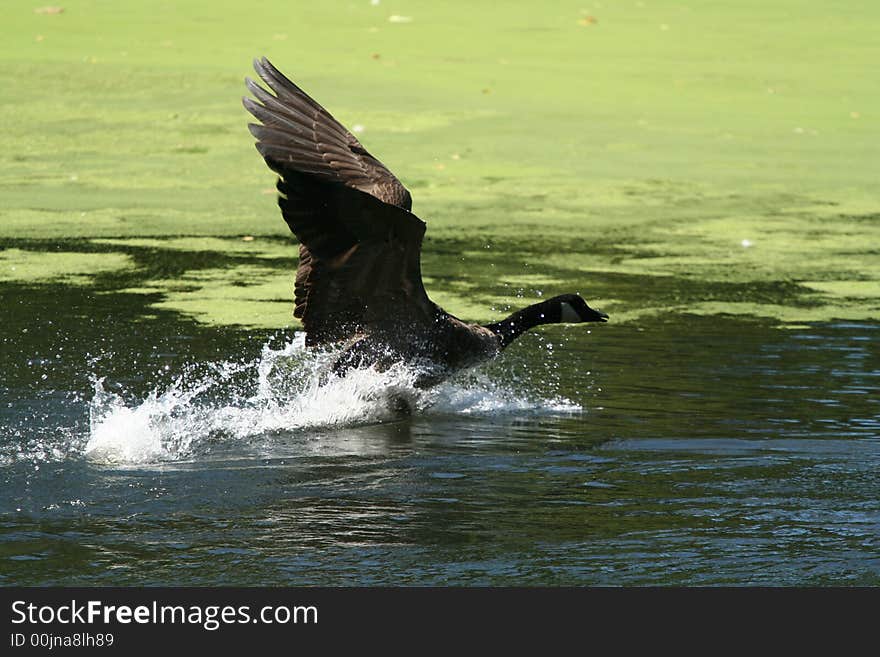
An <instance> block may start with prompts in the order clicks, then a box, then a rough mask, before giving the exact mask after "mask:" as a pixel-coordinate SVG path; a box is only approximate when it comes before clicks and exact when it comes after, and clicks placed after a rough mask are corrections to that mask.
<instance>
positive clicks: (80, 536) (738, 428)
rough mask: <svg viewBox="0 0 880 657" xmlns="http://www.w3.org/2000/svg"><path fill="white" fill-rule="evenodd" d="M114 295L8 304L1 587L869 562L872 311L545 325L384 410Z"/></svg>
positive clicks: (879, 568) (870, 580) (580, 574)
mask: <svg viewBox="0 0 880 657" xmlns="http://www.w3.org/2000/svg"><path fill="white" fill-rule="evenodd" d="M95 303H102V302H101V301H100V300H98V301H96V302H95ZM108 303H109V302H108ZM92 310H93V311H94V306H93V307H92ZM119 312H120V311H119V308H118V306H117V307H115V308H110V307H109V306H108V309H107V319H106V321H104V320H103V319H100V318H98V319H95V318H94V317H91V318H87V317H83V318H82V322H81V323H80V324H79V325H67V324H65V327H64V330H61V329H60V328H56V327H54V325H51V324H49V323H48V322H49V321H51V320H49V319H46V318H45V317H44V318H42V319H40V321H35V320H34V317H33V315H27V314H24V315H16V317H29V319H28V320H27V322H25V321H24V320H21V319H16V317H13V318H12V320H11V321H10V324H9V326H8V330H7V332H6V335H5V337H4V342H3V347H4V350H3V354H2V362H0V366H2V371H3V373H4V379H3V382H2V388H0V431H2V438H0V468H2V469H0V514H2V515H0V527H2V529H0V537H2V540H0V563H2V564H3V566H2V569H0V583H2V584H7V585H8V584H156V583H166V584H254V585H258V584H343V585H348V584H368V585H369V584H589V583H602V584H717V583H737V584H742V583H760V584H805V583H807V584H812V583H844V584H880V557H878V555H880V539H878V536H880V502H878V499H880V484H878V480H877V477H876V472H877V470H878V467H880V441H878V433H880V431H878V430H880V395H878V394H877V391H878V385H880V378H878V377H880V362H878V354H877V351H876V343H877V337H878V335H880V333H878V331H880V327H878V326H876V325H872V324H867V323H855V324H843V323H839V324H832V323H829V324H822V325H812V326H809V327H805V328H801V329H791V330H778V329H774V328H771V327H769V326H767V325H764V324H761V323H756V322H751V321H742V320H735V319H732V318H731V319H723V318H717V317H715V318H699V317H688V316H679V317H672V318H667V319H665V320H662V321H656V322H647V321H646V322H644V323H642V324H639V325H633V324H618V325H614V324H613V323H612V324H608V325H607V326H602V327H598V328H593V330H592V332H591V333H588V332H587V331H586V330H584V329H583V328H582V327H576V326H570V327H551V328H548V329H546V330H544V331H543V332H541V333H536V334H533V335H529V336H526V337H525V338H524V339H523V340H522V341H521V342H520V343H519V344H517V345H516V346H515V347H514V348H512V349H511V350H510V351H509V352H508V353H507V354H505V356H504V357H503V358H502V359H500V360H499V361H497V362H495V363H493V364H491V365H490V366H489V367H487V368H486V369H485V370H483V371H481V372H480V373H478V374H477V375H475V376H468V377H464V378H462V379H461V380H459V381H456V382H454V383H453V384H450V386H449V387H447V388H446V389H445V391H444V392H442V394H438V395H437V396H435V397H432V398H431V399H425V400H420V401H419V404H418V408H419V410H418V412H416V413H415V414H414V415H413V416H412V417H410V418H407V419H394V418H393V416H391V415H385V414H383V413H381V412H378V414H377V415H375V416H369V415H368V416H364V415H363V413H362V412H361V411H363V409H361V410H359V411H358V410H357V409H354V410H353V400H354V399H355V397H352V396H351V394H349V395H348V396H347V397H346V396H345V394H342V393H340V391H338V390H337V391H336V393H339V395H340V396H338V397H336V398H334V399H332V400H328V399H326V398H324V397H322V393H321V392H320V391H316V390H305V388H303V381H302V380H300V381H299V383H297V384H296V385H292V384H291V383H290V382H291V381H296V379H295V377H294V379H290V378H286V375H284V374H283V373H280V374H279V371H278V370H277V368H276V370H275V374H276V375H277V376H280V377H281V378H280V379H279V378H277V377H276V379H274V380H273V379H272V376H270V372H269V370H268V369H266V367H265V365H266V363H267V362H268V361H272V363H274V364H276V365H277V364H278V363H279V362H281V360H283V358H293V357H294V356H295V355H296V354H295V350H294V352H292V351H290V349H291V347H290V345H289V340H290V336H283V335H279V336H275V337H271V336H267V335H265V334H259V335H258V334H253V333H252V334H247V333H243V332H236V331H232V330H225V331H224V330H213V331H209V330H207V329H202V328H199V327H197V326H196V325H194V324H187V323H185V322H183V321H180V320H177V319H175V320H174V322H171V321H169V320H168V318H161V317H160V318H159V320H157V321H153V322H149V321H143V322H141V323H139V324H137V323H136V324H131V323H129V324H125V319H126V318H125V317H121V318H120V319H119V324H114V323H113V320H112V319H111V318H112V317H113V316H115V315H118V314H119ZM93 315H94V313H93ZM129 320H130V318H129ZM160 320H161V321H160ZM132 326H134V328H133V329H132V328H131V327H132ZM24 329H28V331H27V332H23V330H24ZM267 339H268V344H269V346H268V347H266V348H265V349H264V348H263V345H264V344H266V342H267ZM285 350H287V351H285ZM273 355H274V356H273ZM282 357H283V358H282ZM267 358H268V360H267ZM273 358H275V360H273ZM294 360H295V358H294ZM292 364H293V365H297V363H295V362H294V363H292ZM300 365H301V363H300ZM261 367H262V368H263V369H261ZM224 368H225V369H224ZM270 369H271V368H270ZM101 377H103V382H101V383H100V386H99V387H98V389H97V393H96V391H95V387H94V386H95V381H96V380H97V379H100V378H101ZM209 382H210V385H206V384H208V383H209ZM285 382H287V383H286V384H285ZM391 383H393V384H394V385H399V386H405V381H402V380H400V379H398V380H396V381H394V382H389V381H373V385H374V387H375V386H380V384H381V385H386V384H388V385H390V384H391ZM285 385H288V387H287V388H285ZM199 386H203V387H202V388H200V389H198V390H196V389H197V388H199ZM266 386H268V388H266ZM190 393H192V394H190ZM349 393H351V391H349ZM303 395H306V396H303ZM308 395H312V396H311V397H309V396H308ZM357 399H359V400H360V401H361V402H363V403H364V404H365V405H366V406H365V408H372V409H374V410H375V408H376V407H375V403H376V400H371V399H366V400H365V399H363V398H362V397H357ZM150 404H153V406H150ZM297 404H299V406H297ZM370 404H373V406H370ZM163 405H164V406H163ZM316 408H317V409H321V408H323V409H324V411H323V412H326V411H327V409H328V408H332V409H333V410H334V412H338V413H341V415H338V417H341V418H343V419H345V418H348V419H354V420H355V421H356V423H355V425H354V426H346V422H341V424H340V423H339V422H337V423H334V422H329V421H309V422H299V423H297V422H296V421H294V420H297V418H298V419H300V420H301V419H302V418H303V417H305V415H303V414H306V413H308V412H314V411H315V409H316ZM90 410H91V417H90ZM355 411H357V412H355ZM138 412H141V416H140V417H136V416H137V414H138ZM370 412H373V411H370ZM346 413H348V415H346ZM334 417H337V416H334ZM325 419H326V418H325ZM110 420H112V421H110ZM312 420H314V417H312ZM319 420H320V418H319ZM287 421H290V423H291V425H292V426H291V425H285V422H287ZM364 421H366V423H364ZM175 423H177V424H175ZM102 432H103V433H102ZM138 432H140V433H138ZM138 436H140V439H141V440H142V442H143V440H146V439H145V436H146V438H150V437H151V436H152V438H155V439H156V440H157V441H158V442H157V443H155V444H152V443H150V442H149V440H146V442H144V443H143V444H141V447H143V446H144V445H146V447H147V448H146V449H145V450H141V451H139V452H138V451H135V452H131V453H127V452H125V450H124V449H123V448H122V447H124V446H125V445H126V444H129V443H130V441H131V440H135V441H137V439H138V438H137V437H138ZM169 437H171V438H173V441H169ZM152 438H151V439H152ZM188 438H189V439H192V440H191V441H190V442H189V443H186V440H187V439H188ZM102 440H103V441H104V443H103V444H104V446H105V447H106V446H107V445H110V446H111V447H114V448H115V449H116V452H115V453H114V454H112V458H96V455H95V454H90V453H91V452H97V453H98V455H100V453H101V450H100V449H97V448H95V443H96V441H97V442H98V443H100V442H101V441H102ZM127 441H128V442H127ZM175 441H176V442H175ZM90 442H91V445H92V449H90V448H89V445H90ZM121 446H122V447H121ZM151 450H152V451H151ZM105 456H106V453H105Z"/></svg>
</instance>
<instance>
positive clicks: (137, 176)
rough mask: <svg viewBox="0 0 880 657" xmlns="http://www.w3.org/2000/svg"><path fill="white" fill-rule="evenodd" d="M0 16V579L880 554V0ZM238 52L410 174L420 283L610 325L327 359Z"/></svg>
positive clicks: (517, 577)
mask: <svg viewBox="0 0 880 657" xmlns="http://www.w3.org/2000/svg"><path fill="white" fill-rule="evenodd" d="M53 3H55V0H53ZM0 16H2V20H0V126H2V130H0V585H9V584H15V585H23V584H30V585H57V584H78V585H95V584H98V585H144V584H192V585H216V584H240V585H298V584H306V585H315V584H326V585H347V584H359V585H373V584H392V585H400V584H439V585H446V584H456V585H462V584H516V585H523V584H526V585H528V584H535V585H556V584H613V585H618V584H681V585H690V584H766V585H779V584H783V585H784V584H798V585H804V584H841V583H843V584H870V585H876V584H878V583H880V559H878V556H877V555H878V554H880V543H878V536H880V506H878V501H877V500H878V499H880V488H878V486H880V484H878V480H877V476H876V473H877V471H878V468H880V442H878V440H877V437H878V435H880V401H878V400H880V394H878V392H880V386H878V379H877V376H878V372H880V361H878V359H880V353H878V351H877V348H876V344H877V337H878V335H880V334H878V326H880V185H878V183H880V76H878V75H877V68H878V62H880V39H878V36H877V25H878V24H880V3H878V2H876V1H875V0H842V1H841V2H836V3H816V2H809V1H808V0H774V1H773V2H766V1H761V2H759V1H758V0H737V1H735V2H734V1H732V0H601V1H598V0H577V1H571V2H570V1H567V0H561V1H558V2H551V3H540V2H534V1H531V2H526V1H525V0H511V1H509V2H503V3H499V2H497V1H493V2H489V1H483V0H472V1H468V2H458V1H457V2H436V1H429V0H379V1H376V0H341V1H336V0H330V1H326V2H324V1H322V2H304V1H299V0H267V1H265V2H258V3H248V2H240V1H236V2H232V1H231V0H174V1H172V0H154V1H147V0H137V1H133V2H111V1H110V0H58V2H57V6H51V7H50V6H48V5H47V4H46V3H45V2H44V0H39V1H36V0H35V1H28V2H25V1H23V0H3V3H2V10H0ZM259 56H266V57H268V58H269V59H270V60H271V61H272V62H273V64H275V65H276V66H277V67H278V68H279V69H280V70H281V71H283V72H284V73H285V74H286V75H288V76H289V77H291V79H293V80H294V81H295V82H296V83H297V84H299V85H301V86H302V87H303V88H304V89H305V90H306V91H307V92H308V93H309V94H311V95H312V96H313V97H314V98H315V99H316V100H317V101H318V102H319V103H321V104H322V105H324V106H325V107H326V108H327V109H328V111H330V112H331V113H332V114H333V115H334V116H335V117H336V118H338V119H339V120H340V121H341V122H342V123H343V124H344V125H346V126H347V127H348V128H349V129H352V130H354V131H355V133H356V134H357V137H358V139H359V140H360V141H362V143H363V144H364V146H365V147H366V148H367V149H368V150H369V151H370V152H371V153H372V154H373V155H374V156H376V157H377V158H378V159H380V160H381V161H382V162H383V163H384V164H386V165H387V166H388V168H389V169H390V170H391V171H392V172H394V173H395V175H397V176H398V177H399V178H400V179H401V181H402V182H403V183H404V185H405V186H406V187H407V188H408V189H409V190H410V191H411V193H412V196H413V211H414V212H415V213H416V214H417V215H418V216H419V217H420V218H422V219H423V220H424V221H425V222H426V223H427V232H426V235H425V240H424V245H423V250H422V273H423V278H424V282H425V287H426V289H427V291H428V294H429V296H430V297H431V298H432V299H433V300H434V301H436V302H437V303H438V304H439V305H441V306H442V307H443V308H445V309H446V310H448V311H449V312H451V313H453V314H455V315H457V316H459V317H461V318H463V319H466V320H470V321H479V322H481V323H487V322H491V321H496V320H498V319H499V318H501V317H503V316H504V315H505V314H507V313H509V312H510V311H511V310H512V309H516V308H518V307H521V306H525V305H527V304H531V303H534V302H535V301H537V300H539V299H540V298H549V297H552V296H555V295H557V294H562V293H568V292H576V293H579V294H581V295H582V296H583V297H584V298H585V299H586V300H587V301H588V302H589V303H590V305H591V306H592V307H594V308H597V309H600V310H602V311H604V312H606V313H608V314H609V315H610V321H609V322H608V323H607V324H603V325H601V326H598V325H597V326H589V327H587V329H584V327H583V326H560V327H544V328H543V329H541V330H538V331H535V332H532V333H530V334H528V335H525V336H523V337H522V339H521V340H520V341H518V342H517V344H516V345H514V346H513V347H512V348H511V349H510V350H508V351H507V352H506V353H505V354H504V355H503V356H502V357H501V358H499V359H496V360H495V361H493V362H492V363H490V364H488V365H487V366H486V367H485V368H484V369H481V370H478V371H476V372H473V373H467V374H466V375H463V379H461V380H456V382H453V383H454V385H453V384H450V387H447V388H442V389H439V392H436V395H435V397H430V395H431V394H435V393H434V392H430V391H429V392H428V393H424V394H426V395H429V397H428V398H418V399H416V401H415V402H413V404H414V407H415V408H416V410H417V412H414V413H413V414H412V416H411V417H408V418H405V419H399V418H398V419H397V420H388V418H387V417H386V416H384V415H382V414H381V413H378V412H373V411H370V412H367V411H363V413H362V415H357V413H360V412H361V411H362V410H363V408H365V407H366V405H368V402H369V403H372V404H373V406H376V403H375V402H376V394H377V391H376V388H381V389H382V390H379V393H381V392H382V391H383V390H384V388H383V386H385V383H386V379H381V380H379V383H378V384H377V385H376V386H373V387H370V386H367V385H362V386H361V387H360V388H357V387H356V385H357V381H356V380H355V383H352V384H351V385H352V386H354V387H353V388H352V389H346V388H345V386H346V385H348V384H346V383H345V381H346V380H347V379H346V380H339V381H336V383H337V384H338V385H336V387H335V388H334V387H332V386H330V387H329V388H327V387H322V388H321V389H320V390H318V386H317V384H316V381H317V380H318V378H317V377H316V376H312V377H311V378H309V376H307V374H309V373H312V374H314V372H315V371H318V365H319V363H317V361H315V360H309V358H317V357H314V356H313V355H312V356H306V355H304V353H303V350H298V349H297V348H296V347H295V344H294V343H295V340H294V342H291V338H292V336H293V335H294V331H295V330H296V329H298V328H300V325H299V323H298V321H297V320H295V319H294V318H293V316H292V312H293V283H294V272H295V269H296V264H297V244H296V240H295V239H294V237H293V236H292V235H291V234H290V233H289V230H288V228H287V226H286V225H285V223H284V221H283V219H282V218H281V215H280V211H279V209H278V207H277V205H276V193H275V188H274V185H275V175H274V174H273V173H272V172H271V171H270V170H268V169H267V167H266V166H265V164H264V162H263V160H262V158H261V157H260V155H259V154H258V153H257V151H256V150H255V148H254V146H253V138H252V136H251V135H250V134H249V132H248V130H247V128H246V125H247V123H248V122H249V121H250V120H252V119H251V117H250V115H249V114H248V113H247V112H246V110H245V109H244V108H243V107H242V104H241V97H242V96H243V95H245V93H246V89H245V86H244V83H243V81H244V77H245V76H251V77H253V73H252V69H251V61H252V59H253V58H255V57H259ZM588 331H589V332H588ZM309 368H312V369H309ZM303 372H305V373H306V374H302V373H303ZM377 376H378V375H377ZM340 381H342V382H341V383H340ZM392 383H394V382H392ZM394 385H397V384H396V383H395V384H394ZM385 387H387V386H385ZM391 387H393V386H391ZM402 387H403V388H406V386H402ZM413 394H414V393H413ZM419 394H422V393H419ZM322 395H324V397H322ZM380 397H381V395H380ZM380 401H381V399H380ZM359 409H360V410H359ZM319 411H320V412H322V413H325V416H321V417H318V416H317V415H316V413H318V412H319ZM374 411H375V409H374ZM340 413H341V415H340ZM345 413H348V415H345ZM370 413H372V414H370ZM318 414H319V413H318ZM340 418H341V419H340ZM352 418H353V421H352ZM365 418H366V419H367V420H370V421H364V419H365ZM113 449H116V450H117V452H113ZM102 450H104V451H102ZM96 454H97V455H98V456H97V457H96V456H95V455H96ZM120 454H121V456H120ZM98 457H100V458H98Z"/></svg>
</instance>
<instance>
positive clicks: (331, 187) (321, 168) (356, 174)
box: [244, 59, 434, 345]
mask: <svg viewBox="0 0 880 657" xmlns="http://www.w3.org/2000/svg"><path fill="white" fill-rule="evenodd" d="M254 68H255V69H256V71H257V73H258V74H259V75H260V77H261V78H262V79H263V81H264V82H266V84H267V85H268V86H269V88H270V89H272V91H274V92H275V95H274V96H273V95H272V94H270V93H268V92H267V91H265V90H264V89H262V88H261V87H259V86H258V85H256V84H255V83H253V82H252V81H251V80H247V86H248V88H249V89H250V90H251V92H252V93H253V94H254V96H256V98H257V99H258V100H260V103H261V104H260V103H257V102H255V101H253V100H251V99H249V98H245V99H244V106H245V107H246V108H247V109H248V111H250V112H251V113H252V114H253V115H254V116H255V117H257V118H258V119H259V120H260V121H261V122H262V125H256V124H250V125H249V128H250V130H251V132H252V133H253V134H254V136H255V137H256V138H257V140H258V141H257V144H256V146H257V149H258V150H259V151H260V154H261V155H262V156H263V158H264V159H265V160H266V163H267V164H268V165H269V167H270V168H271V169H273V170H274V171H276V172H277V173H278V174H279V175H280V176H281V179H280V180H279V181H278V185H277V187H278V192H279V199H278V205H279V206H280V207H281V213H282V216H283V217H284V220H285V221H286V222H287V225H288V226H289V227H290V229H291V231H293V233H294V234H295V235H296V236H297V238H298V239H299V241H300V260H299V267H298V269H297V274H296V287H295V292H296V301H295V303H296V308H295V310H294V316H295V317H299V318H301V319H302V322H303V326H304V328H305V330H306V342H307V344H309V345H317V344H323V343H328V342H336V341H338V340H343V339H345V338H348V337H350V336H352V335H354V334H356V333H359V332H361V331H363V330H364V329H365V328H368V327H369V326H370V325H376V324H383V323H387V319H388V315H393V316H395V317H397V318H402V319H403V320H404V321H407V322H415V321H430V319H431V317H432V316H433V312H434V306H433V304H432V303H431V302H430V300H429V299H428V297H427V294H426V293H425V289H424V286H423V285H422V277H421V268H420V263H419V260H420V252H421V244H422V237H423V235H424V233H425V224H424V222H422V221H421V220H420V219H419V218H418V217H416V216H415V215H414V214H412V213H411V212H409V209H410V207H411V200H410V195H409V192H407V190H406V188H405V187H404V186H403V185H402V184H401V183H400V181H398V180H397V178H395V177H394V175H393V174H392V173H391V172H390V171H388V169H386V168H385V166H384V165H383V164H382V163H381V162H379V161H378V160H377V159H375V158H374V157H373V156H371V155H370V154H369V153H368V152H367V151H366V150H365V149H364V147H363V146H362V145H361V144H360V142H358V141H357V139H355V138H354V136H353V135H351V134H350V133H349V132H348V131H347V130H345V128H343V127H342V126H341V125H340V124H339V123H338V122H337V121H336V120H335V119H334V118H333V117H332V116H330V114H329V113H328V112H327V111H326V110H324V109H323V108H322V107H321V106H320V105H318V104H317V103H316V102H315V101H314V100H312V99H311V98H309V97H308V96H307V95H306V94H305V92H304V91H302V90H301V89H300V88H299V87H297V86H296V85H294V84H293V83H292V82H290V81H289V80H288V79H287V78H285V77H284V76H283V75H282V74H281V73H279V72H278V70H277V69H275V68H274V67H273V66H272V65H271V64H270V63H269V62H268V61H267V60H266V59H263V60H262V61H260V62H254Z"/></svg>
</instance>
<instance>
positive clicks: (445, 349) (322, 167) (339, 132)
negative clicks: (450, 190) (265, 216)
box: [243, 58, 604, 381]
mask: <svg viewBox="0 0 880 657" xmlns="http://www.w3.org/2000/svg"><path fill="white" fill-rule="evenodd" d="M254 69H255V70H256V72H257V74H258V75H259V76H260V78H261V79H262V80H263V82H264V83H265V84H266V85H267V86H268V87H269V89H271V91H272V92H273V93H269V92H268V91H266V90H265V89H263V88H262V87H260V86H259V85H257V84H256V83H254V82H253V81H252V80H250V79H246V80H245V83H246V85H247V87H248V89H249V90H250V92H251V93H252V94H253V95H254V97H255V98H256V100H257V101H259V102H256V101H254V100H252V99H250V98H244V99H243V102H244V106H245V108H247V110H248V111H249V112H250V113H251V114H253V115H254V116H255V117H256V118H257V119H258V120H259V121H260V122H261V125H260V124H253V123H251V124H249V125H248V128H249V129H250V131H251V133H252V134H253V135H254V137H256V139H257V144H256V146H257V150H259V152H260V154H261V155H262V156H263V159H264V160H265V161H266V163H267V164H268V165H269V167H270V168H271V169H272V170H273V171H275V172H276V173H278V174H279V176H280V178H279V180H278V184H277V188H278V192H279V199H278V205H279V206H280V208H281V214H282V216H283V217H284V220H285V221H286V222H287V225H288V226H289V227H290V230H291V231H292V232H293V233H294V234H295V235H296V237H297V238H298V239H299V242H300V247H299V256H300V257H299V267H298V269H297V273H296V285H295V309H294V316H295V317H298V318H300V319H301V320H302V323H303V328H304V329H305V331H306V344H307V345H308V346H320V345H329V344H338V343H341V344H342V345H343V346H344V347H345V350H344V351H343V353H342V355H341V356H340V358H339V360H338V361H337V367H336V370H337V371H338V372H340V373H341V372H344V371H345V369H347V368H348V367H351V366H360V365H363V364H371V363H377V362H378V363H386V362H389V361H394V360H405V361H409V362H416V363H419V364H421V365H424V366H425V371H426V373H430V374H426V376H425V381H433V380H435V379H437V378H442V376H445V375H446V374H447V373H448V372H451V371H453V370H455V369H458V368H461V367H465V366H467V365H470V364H472V363H474V362H477V361H479V360H482V359H485V358H489V357H491V356H494V355H495V354H497V353H498V352H499V351H500V350H501V349H502V348H503V347H505V346H507V344H509V343H510V342H511V341H512V340H513V339H515V338H516V336H518V335H519V334H520V333H521V332H522V331H523V330H526V329H528V328H530V327H531V326H534V325H537V324H543V323H549V322H553V321H557V322H558V321H600V320H602V318H604V315H602V314H601V313H597V312H596V311H594V310H592V309H590V308H589V307H588V306H587V305H586V303H585V302H583V300H582V299H580V297H577V296H576V295H568V296H566V297H565V298H563V297H557V298H555V299H552V300H549V301H546V302H543V304H536V305H535V306H530V307H529V308H527V309H525V310H524V311H520V313H517V314H514V315H512V316H511V317H509V318H508V319H507V320H504V322H499V323H498V324H493V325H489V326H479V325H475V324H466V323H464V322H462V321H460V320H458V319H457V318H455V317H453V316H452V315H450V314H448V313H446V312H445V311H443V310H442V309H441V308H440V307H438V306H437V305H436V304H434V303H432V302H431V300H430V299H429V298H428V295H427V294H426V292H425V288H424V286H423V285H422V276H421V267H420V252H421V246H422V237H423V236H424V233H425V224H424V222H423V221H422V220H421V219H419V218H418V217H416V216H415V215H414V214H412V212H411V211H410V210H411V208H412V197H411V196H410V193H409V191H407V189H406V188H405V187H404V186H403V185H402V184H401V182H400V181H399V180H398V179H397V178H396V177H395V176H394V174H392V173H391V172H390V171H389V170H388V169H387V168H386V167H385V165H383V164H382V163H381V162H380V161H379V160H377V159H376V158H374V157H373V156H372V155H370V154H369V153H368V152H367V150H366V149H365V148H364V147H363V145H362V144H361V143H360V142H359V141H358V140H357V139H356V138H355V137H354V135H352V134H351V133H350V132H349V131H348V130H346V129H345V128H344V127H342V125H341V124H340V123H339V122H338V121H336V119H334V118H333V117H332V116H331V115H330V114H329V113H328V112H327V111H326V110H325V109H324V108H323V107H321V106H320V105H319V104H318V103H316V102H315V101H314V100H312V99H311V98H310V97H309V96H308V95H307V94H306V93H305V92H304V91H303V90H302V89H300V88H299V87H297V86H296V85H295V84H294V83H293V82H291V81H290V80H288V79H287V78H286V77H285V76H284V75H282V74H281V72H279V71H278V69H276V68H275V67H274V66H272V64H270V63H269V61H268V60H267V59H265V58H263V59H262V60H260V61H255V62H254ZM273 94H274V95H273ZM569 297H571V298H569ZM566 303H567V304H568V305H569V307H570V308H571V309H572V311H571V312H573V313H575V314H576V315H577V316H578V317H580V319H577V320H569V319H566V315H565V313H564V312H563V304H566ZM547 304H549V305H547ZM588 311H589V312H588ZM590 313H592V315H591V314H590ZM573 316H574V315H570V317H573ZM554 318H555V319H554ZM513 320H516V321H513ZM505 322H506V323H505Z"/></svg>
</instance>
